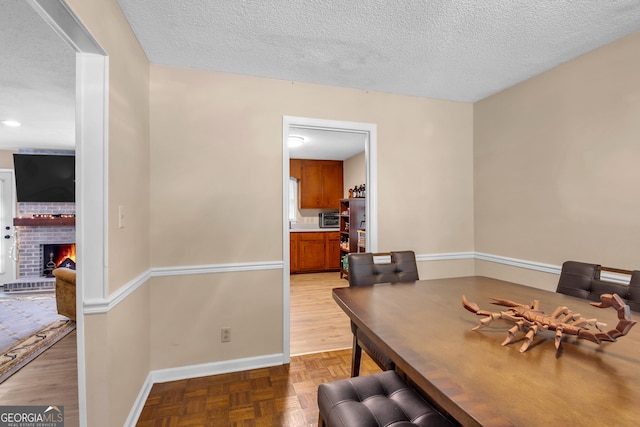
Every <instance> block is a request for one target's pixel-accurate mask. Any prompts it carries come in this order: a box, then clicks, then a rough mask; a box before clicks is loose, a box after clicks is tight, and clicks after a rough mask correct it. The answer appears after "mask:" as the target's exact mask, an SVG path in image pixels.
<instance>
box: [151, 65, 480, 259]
mask: <svg viewBox="0 0 640 427" xmlns="http://www.w3.org/2000/svg"><path fill="white" fill-rule="evenodd" d="M283 115H292V116H302V117H314V118H321V119H335V120H345V121H358V122H367V123H375V124H377V129H378V165H377V166H378V183H379V185H378V204H379V206H378V210H379V217H380V221H379V229H380V230H379V234H380V246H381V247H383V248H384V247H386V248H394V247H399V246H402V247H407V246H410V247H411V248H412V249H414V250H416V252H418V253H433V252H445V251H446V252H452V251H460V250H462V251H470V250H473V214H472V212H473V184H472V182H473V181H472V179H473V155H472V106H471V105H470V104H464V103H455V102H446V101H436V100H428V99H421V98H415V97H406V96H397V95H390V94H381V93H373V92H366V91H358V90H352V89H342V88H334V87H326V86H318V85H311V84H302V83H292V82H287V81H280V80H270V79H261V78H255V77H247V76H239V75H231V74H223V73H210V72H203V71H196V70H188V69H178V68H171V67H164V66H157V65H152V66H151V131H152V140H153V144H152V150H151V157H152V175H151V181H152V197H151V238H152V245H151V246H152V248H153V250H152V264H153V265H154V266H156V267H161V266H168V265H198V264H211V263H223V262H231V261H233V262H256V261H271V260H281V259H282V216H283V212H282V116H283ZM167 195H170V196H167ZM169 202H170V203H169Z"/></svg>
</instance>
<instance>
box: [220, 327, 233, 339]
mask: <svg viewBox="0 0 640 427" xmlns="http://www.w3.org/2000/svg"><path fill="white" fill-rule="evenodd" d="M229 341H231V328H222V329H220V342H229Z"/></svg>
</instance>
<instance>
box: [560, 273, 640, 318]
mask: <svg viewBox="0 0 640 427" xmlns="http://www.w3.org/2000/svg"><path fill="white" fill-rule="evenodd" d="M603 270H604V271H612V272H617V273H622V274H627V275H630V276H631V278H630V280H629V283H628V284H625V283H617V282H611V281H607V280H602V279H601V278H600V272H601V271H603ZM556 292H558V293H561V294H566V295H572V296H574V297H578V298H584V299H587V300H589V301H600V295H602V294H618V295H619V296H620V298H622V299H623V300H625V302H626V303H627V304H628V305H629V308H630V309H631V310H633V311H640V271H638V270H635V271H627V270H620V269H617V268H609V267H602V266H600V265H599V264H589V263H586V262H578V261H566V262H565V263H563V264H562V271H561V272H560V279H559V280H558V286H557V288H556Z"/></svg>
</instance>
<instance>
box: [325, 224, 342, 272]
mask: <svg viewBox="0 0 640 427" xmlns="http://www.w3.org/2000/svg"><path fill="white" fill-rule="evenodd" d="M324 234H325V239H326V244H325V249H326V250H325V270H327V271H340V232H339V231H335V232H330V233H324Z"/></svg>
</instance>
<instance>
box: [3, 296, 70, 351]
mask: <svg viewBox="0 0 640 427" xmlns="http://www.w3.org/2000/svg"><path fill="white" fill-rule="evenodd" d="M61 318H64V317H62V316H60V315H59V314H58V310H57V308H56V294H55V292H47V293H38V294H28V293H8V292H1V293H0V352H3V351H4V350H6V349H8V348H9V347H13V345H14V344H16V343H17V342H19V341H22V340H23V339H25V338H26V337H30V336H31V335H33V334H34V333H35V332H37V331H39V330H40V329H42V328H44V327H45V326H49V325H50V324H51V323H53V322H54V321H56V320H58V319H61Z"/></svg>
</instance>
